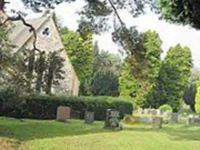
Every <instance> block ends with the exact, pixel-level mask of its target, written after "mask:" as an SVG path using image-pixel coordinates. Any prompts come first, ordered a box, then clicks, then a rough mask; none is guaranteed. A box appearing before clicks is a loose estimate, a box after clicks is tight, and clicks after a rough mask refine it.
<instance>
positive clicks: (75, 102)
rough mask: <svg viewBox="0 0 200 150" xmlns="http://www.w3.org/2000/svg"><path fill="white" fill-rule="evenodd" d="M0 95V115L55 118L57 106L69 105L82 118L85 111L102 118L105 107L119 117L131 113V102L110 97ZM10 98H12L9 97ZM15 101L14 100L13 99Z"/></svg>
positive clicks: (104, 113)
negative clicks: (13, 96) (16, 97)
mask: <svg viewBox="0 0 200 150" xmlns="http://www.w3.org/2000/svg"><path fill="white" fill-rule="evenodd" d="M2 99H3V97H0V103H1V104H0V106H1V108H0V109H1V110H0V115H3V116H8V117H15V118H31V119H55V118H56V111H57V107H58V106H61V105H62V106H69V107H70V108H71V109H72V110H73V111H79V112H80V119H83V117H84V113H85V111H94V113H95V120H104V119H105V117H106V110H107V109H110V108H111V109H116V110H118V111H120V115H121V117H123V116H124V115H125V114H132V111H133V106H132V103H130V102H126V101H124V100H122V99H119V98H111V97H66V96H47V95H34V96H31V97H24V98H22V99H20V100H17V103H14V104H13V100H10V98H9V100H8V101H5V100H2ZM11 99H12V98H11ZM15 101H16V100H15Z"/></svg>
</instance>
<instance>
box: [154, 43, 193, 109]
mask: <svg viewBox="0 0 200 150" xmlns="http://www.w3.org/2000/svg"><path fill="white" fill-rule="evenodd" d="M191 68H192V56H191V51H190V49H189V48H188V47H181V46H180V45H177V46H175V47H171V48H170V49H169V51H168V53H167V56H166V58H165V60H164V61H163V62H162V65H161V68H160V73H159V77H158V79H157V86H156V90H155V91H156V92H155V93H154V94H153V99H154V100H155V101H154V103H153V107H159V106H160V105H162V104H166V103H167V104H169V105H170V106H171V107H172V109H173V111H178V110H179V108H180V104H181V101H182V100H183V94H184V90H185V88H186V86H187V83H188V80H189V77H190V75H191Z"/></svg>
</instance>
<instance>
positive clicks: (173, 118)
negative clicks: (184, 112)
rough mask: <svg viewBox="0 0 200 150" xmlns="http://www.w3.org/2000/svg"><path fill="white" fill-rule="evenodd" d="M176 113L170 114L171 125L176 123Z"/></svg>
mask: <svg viewBox="0 0 200 150" xmlns="http://www.w3.org/2000/svg"><path fill="white" fill-rule="evenodd" d="M178 115H179V114H178V113H171V123H178Z"/></svg>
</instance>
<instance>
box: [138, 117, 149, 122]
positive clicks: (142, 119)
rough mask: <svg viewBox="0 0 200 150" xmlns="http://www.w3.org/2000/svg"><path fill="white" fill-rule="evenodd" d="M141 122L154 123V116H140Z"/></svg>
mask: <svg viewBox="0 0 200 150" xmlns="http://www.w3.org/2000/svg"><path fill="white" fill-rule="evenodd" d="M139 122H141V123H147V124H149V123H152V118H151V117H140V118H139Z"/></svg>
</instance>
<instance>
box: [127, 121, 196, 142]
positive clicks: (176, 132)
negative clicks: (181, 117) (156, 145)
mask: <svg viewBox="0 0 200 150" xmlns="http://www.w3.org/2000/svg"><path fill="white" fill-rule="evenodd" d="M125 130H127V131H134V132H144V133H145V132H155V133H158V134H159V133H161V134H166V135H169V138H170V139H171V140H187V141H200V126H189V125H183V124H174V125H173V124H170V125H164V126H163V128H162V129H153V128H152V126H151V125H141V126H136V127H134V126H132V127H131V128H125Z"/></svg>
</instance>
